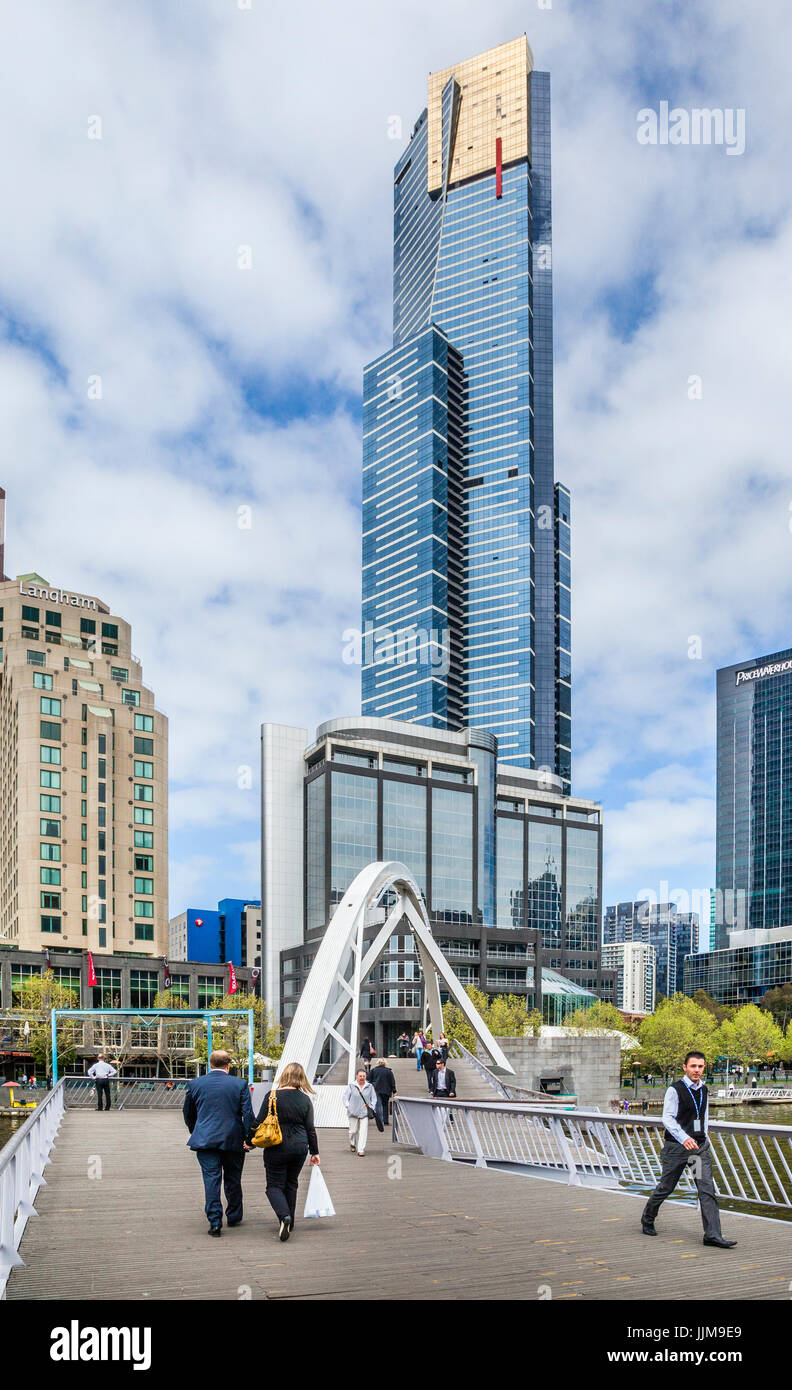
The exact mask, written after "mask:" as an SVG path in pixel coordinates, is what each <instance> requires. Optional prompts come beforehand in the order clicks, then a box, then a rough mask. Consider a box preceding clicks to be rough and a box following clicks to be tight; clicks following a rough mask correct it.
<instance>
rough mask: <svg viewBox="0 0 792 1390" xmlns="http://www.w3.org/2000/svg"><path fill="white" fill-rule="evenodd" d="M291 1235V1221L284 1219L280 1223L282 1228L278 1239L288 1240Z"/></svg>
mask: <svg viewBox="0 0 792 1390" xmlns="http://www.w3.org/2000/svg"><path fill="white" fill-rule="evenodd" d="M290 1235H291V1223H290V1222H288V1221H286V1220H285V1219H284V1220H283V1221H281V1223H280V1230H279V1231H278V1240H288V1239H289V1236H290Z"/></svg>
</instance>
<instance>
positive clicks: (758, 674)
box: [735, 658, 792, 685]
mask: <svg viewBox="0 0 792 1390" xmlns="http://www.w3.org/2000/svg"><path fill="white" fill-rule="evenodd" d="M782 671H792V658H790V659H789V660H788V661H773V662H771V664H770V665H769V666H755V667H754V668H753V670H751V671H738V672H737V678H736V682H735V684H736V685H743V684H744V683H745V682H746V681H761V680H764V679H765V677H766V676H780V675H781V673H782Z"/></svg>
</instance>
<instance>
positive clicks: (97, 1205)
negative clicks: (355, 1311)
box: [7, 1110, 792, 1301]
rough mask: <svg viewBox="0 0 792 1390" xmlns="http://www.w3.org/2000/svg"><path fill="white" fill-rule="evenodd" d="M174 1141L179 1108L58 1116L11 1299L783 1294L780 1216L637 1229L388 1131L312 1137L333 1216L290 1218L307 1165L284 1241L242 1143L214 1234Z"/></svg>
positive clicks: (632, 1219) (632, 1208) (603, 1205)
mask: <svg viewBox="0 0 792 1390" xmlns="http://www.w3.org/2000/svg"><path fill="white" fill-rule="evenodd" d="M185 1139H186V1130H185V1128H184V1125H183V1122H182V1118H181V1115H180V1113H179V1112H178V1111H136V1112H132V1111H127V1112H118V1111H110V1112H109V1113H107V1114H97V1113H96V1112H95V1111H75V1110H73V1111H67V1112H66V1115H65V1117H64V1121H63V1124H62V1126H61V1131H60V1136H59V1138H58V1142H57V1148H56V1151H55V1155H54V1161H53V1163H52V1164H51V1166H50V1167H48V1168H47V1169H46V1178H47V1184H48V1185H47V1187H45V1188H42V1189H41V1190H40V1192H39V1194H38V1199H37V1203H36V1205H37V1208H38V1211H39V1213H40V1215H39V1217H38V1219H33V1220H31V1221H30V1222H29V1223H28V1226H27V1229H26V1231H25V1235H24V1238H23V1241H22V1246H21V1250H20V1254H21V1255H22V1257H23V1259H24V1260H25V1261H26V1262H27V1267H26V1268H25V1269H19V1270H15V1271H14V1272H13V1273H12V1275H11V1278H10V1280H9V1284H8V1294H7V1296H8V1298H9V1299H11V1300H17V1299H65V1298H71V1299H110V1300H112V1299H141V1300H145V1299H148V1298H151V1299H200V1298H204V1299H208V1298H215V1299H216V1298H220V1299H239V1298H253V1299H265V1298H266V1299H273V1300H277V1299H363V1298H365V1299H410V1300H411V1299H415V1300H421V1301H423V1300H425V1299H427V1298H432V1297H434V1298H441V1299H487V1300H489V1299H509V1300H511V1299H529V1300H534V1299H540V1298H546V1297H548V1296H552V1298H554V1299H588V1300H602V1299H662V1298H686V1297H689V1296H695V1297H696V1298H703V1299H715V1300H717V1299H730V1298H741V1299H759V1300H763V1299H774V1300H775V1299H777V1300H781V1299H783V1300H788V1298H789V1285H790V1279H792V1229H791V1228H790V1225H789V1223H782V1222H767V1221H756V1220H752V1219H751V1218H749V1217H744V1216H733V1215H731V1214H729V1213H726V1214H725V1215H724V1219H723V1224H724V1230H725V1232H726V1234H727V1235H729V1236H732V1237H736V1238H737V1239H738V1240H739V1242H740V1243H739V1245H738V1247H737V1249H735V1250H732V1251H726V1250H712V1249H708V1248H706V1247H705V1246H703V1245H702V1244H701V1224H700V1220H699V1216H698V1212H697V1210H696V1209H695V1208H694V1207H690V1206H681V1205H678V1204H676V1205H674V1204H671V1203H667V1204H666V1206H665V1207H664V1209H663V1213H662V1215H661V1217H660V1221H659V1229H660V1231H661V1234H660V1235H659V1236H658V1237H657V1238H656V1239H653V1240H650V1239H647V1237H645V1236H643V1235H641V1232H640V1220H639V1218H640V1210H641V1203H640V1201H639V1200H638V1199H636V1198H634V1197H630V1196H625V1195H620V1194H612V1193H603V1192H595V1191H592V1190H590V1189H586V1188H569V1187H567V1186H566V1185H564V1184H560V1183H555V1182H548V1181H543V1180H541V1179H535V1178H523V1177H519V1176H516V1175H513V1174H505V1173H498V1172H493V1171H487V1172H485V1171H481V1170H475V1169H473V1168H467V1167H464V1166H461V1165H457V1164H454V1165H451V1164H448V1163H442V1162H439V1161H437V1160H434V1159H428V1158H423V1157H422V1156H419V1155H415V1154H410V1153H402V1152H400V1151H397V1150H394V1149H393V1148H392V1146H391V1143H390V1130H389V1129H388V1130H386V1132H385V1134H384V1135H379V1134H377V1133H376V1131H375V1132H374V1134H373V1137H372V1139H371V1142H370V1146H369V1151H368V1153H367V1154H366V1157H365V1158H362V1159H361V1158H358V1157H357V1156H356V1155H355V1154H352V1153H350V1150H349V1148H348V1143H347V1137H346V1134H345V1133H344V1132H343V1131H339V1130H324V1131H321V1132H320V1135H319V1142H320V1146H321V1151H322V1160H323V1170H324V1173H325V1177H326V1179H327V1182H328V1186H329V1188H330V1192H331V1194H332V1197H333V1200H334V1203H335V1207H336V1211H337V1213H338V1214H337V1216H336V1217H335V1218H331V1219H327V1220H321V1221H303V1220H302V1218H301V1216H300V1215H299V1213H300V1212H301V1211H302V1205H303V1201H304V1188H305V1183H306V1182H307V1170H306V1172H305V1173H304V1181H303V1188H302V1190H301V1194H300V1200H299V1206H298V1221H297V1230H296V1233H295V1235H294V1236H293V1238H292V1239H291V1240H290V1241H289V1242H288V1243H287V1244H285V1245H281V1244H280V1243H279V1242H278V1241H277V1239H276V1237H275V1229H276V1227H275V1221H274V1217H273V1216H272V1213H271V1210H270V1207H269V1204H268V1202H267V1200H266V1197H265V1194H264V1170H263V1169H264V1165H263V1162H262V1159H261V1157H260V1155H259V1154H251V1155H249V1157H248V1158H247V1160H246V1165H245V1220H244V1223H243V1225H242V1226H240V1227H239V1228H238V1229H235V1230H232V1231H229V1230H227V1229H224V1231H223V1235H222V1238H221V1239H220V1240H212V1239H210V1238H209V1237H208V1236H207V1234H206V1230H207V1227H206V1220H205V1217H204V1214H203V1190H202V1184H201V1179H200V1173H199V1169H198V1164H197V1162H196V1160H195V1158H194V1156H193V1155H192V1154H191V1153H190V1152H189V1150H188V1149H187V1148H186V1147H185ZM97 1161H101V1174H102V1176H101V1178H99V1177H90V1176H89V1174H90V1172H92V1171H93V1172H96V1171H97ZM391 1174H393V1175H394V1176H391ZM548 1290H549V1294H548Z"/></svg>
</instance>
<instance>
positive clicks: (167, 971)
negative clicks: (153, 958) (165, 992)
mask: <svg viewBox="0 0 792 1390" xmlns="http://www.w3.org/2000/svg"><path fill="white" fill-rule="evenodd" d="M162 964H163V967H164V971H165V974H164V981H163V983H164V985H165V988H166V989H170V987H171V974H170V966H169V965H168V957H167V956H163V957H162Z"/></svg>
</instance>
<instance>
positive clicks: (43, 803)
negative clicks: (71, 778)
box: [39, 792, 61, 815]
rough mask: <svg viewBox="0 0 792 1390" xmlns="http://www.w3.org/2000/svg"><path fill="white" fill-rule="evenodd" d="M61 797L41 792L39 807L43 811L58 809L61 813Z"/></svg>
mask: <svg viewBox="0 0 792 1390" xmlns="http://www.w3.org/2000/svg"><path fill="white" fill-rule="evenodd" d="M60 808H61V799H60V797H59V796H50V794H49V793H48V792H40V793H39V809H40V810H41V811H57V812H58V814H59V815H60Z"/></svg>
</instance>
